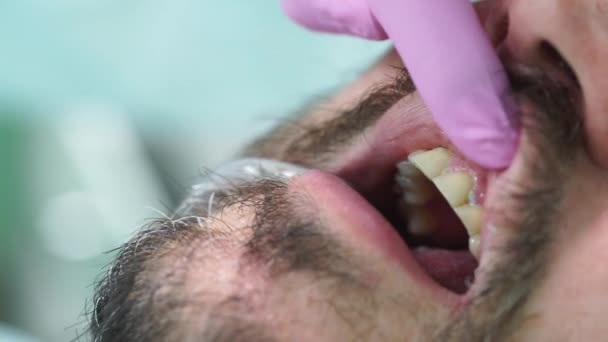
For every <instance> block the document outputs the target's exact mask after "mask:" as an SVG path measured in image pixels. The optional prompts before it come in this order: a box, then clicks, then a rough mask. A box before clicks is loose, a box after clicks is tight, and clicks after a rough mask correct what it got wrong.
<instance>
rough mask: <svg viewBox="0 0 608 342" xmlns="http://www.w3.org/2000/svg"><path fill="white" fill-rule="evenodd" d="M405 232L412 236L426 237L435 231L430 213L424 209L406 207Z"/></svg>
mask: <svg viewBox="0 0 608 342" xmlns="http://www.w3.org/2000/svg"><path fill="white" fill-rule="evenodd" d="M407 212H408V226H407V230H408V231H409V232H410V233H411V234H412V235H414V236H428V235H430V234H431V233H432V232H434V231H435V228H436V223H435V220H434V219H433V215H432V213H431V212H430V211H429V210H427V209H426V208H424V207H412V206H408V207H407Z"/></svg>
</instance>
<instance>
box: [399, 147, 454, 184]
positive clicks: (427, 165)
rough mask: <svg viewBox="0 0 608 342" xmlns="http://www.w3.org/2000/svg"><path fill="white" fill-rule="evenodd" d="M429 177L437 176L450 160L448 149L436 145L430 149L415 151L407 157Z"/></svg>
mask: <svg viewBox="0 0 608 342" xmlns="http://www.w3.org/2000/svg"><path fill="white" fill-rule="evenodd" d="M408 159H409V160H410V161H411V162H412V163H414V165H416V166H417V167H418V168H419V169H420V171H422V173H424V175H425V176H427V177H428V178H429V179H432V178H435V177H437V176H439V175H440V174H441V173H442V172H443V170H445V168H446V167H448V162H449V161H450V151H448V150H447V149H445V148H443V147H437V148H435V149H432V150H430V151H417V152H414V153H412V154H410V156H409V157H408Z"/></svg>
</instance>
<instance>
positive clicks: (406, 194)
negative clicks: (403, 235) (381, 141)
mask: <svg viewBox="0 0 608 342" xmlns="http://www.w3.org/2000/svg"><path fill="white" fill-rule="evenodd" d="M452 158H453V156H452V153H451V152H450V151H449V150H447V149H445V148H443V147H438V148H435V149H432V150H429V151H416V152H414V153H412V154H410V155H409V157H408V161H404V162H401V163H399V165H398V168H399V175H398V177H397V181H398V183H399V184H400V185H401V187H402V188H403V201H404V202H405V208H404V209H405V210H406V211H407V213H408V218H409V221H410V222H409V227H408V229H409V231H410V233H412V234H413V235H428V234H430V233H431V232H432V231H433V229H434V228H435V222H434V221H433V220H432V215H429V212H428V209H426V208H424V207H423V205H424V204H425V203H427V202H428V201H429V200H430V199H431V198H432V197H433V194H434V193H435V191H434V189H433V187H432V184H434V185H435V187H436V188H437V190H439V192H440V193H441V194H442V195H443V197H445V199H446V200H447V202H448V203H449V204H450V206H451V207H452V208H453V209H454V211H455V212H456V215H457V216H458V217H459V218H460V220H461V221H462V223H463V225H464V226H465V228H466V230H467V232H468V234H469V249H470V250H471V252H472V253H473V255H475V256H476V257H479V242H480V228H481V218H482V216H483V209H482V208H481V206H479V205H476V204H475V203H474V196H472V190H473V187H474V185H475V183H474V180H473V177H472V176H471V175H470V174H469V173H468V172H466V171H455V170H449V169H448V166H449V162H450V160H451V159H452ZM423 174H424V176H426V177H424V176H423ZM427 177H428V178H427ZM431 181H432V183H431Z"/></svg>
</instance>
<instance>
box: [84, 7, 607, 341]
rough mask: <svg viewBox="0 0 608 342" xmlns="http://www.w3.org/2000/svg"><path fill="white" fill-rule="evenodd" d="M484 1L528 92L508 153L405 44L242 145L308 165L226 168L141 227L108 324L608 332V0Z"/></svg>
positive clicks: (122, 268) (445, 333) (517, 81)
mask: <svg viewBox="0 0 608 342" xmlns="http://www.w3.org/2000/svg"><path fill="white" fill-rule="evenodd" d="M479 10H480V13H481V16H482V18H483V20H484V22H485V24H486V27H487V28H488V31H489V33H490V35H491V37H492V38H493V39H494V41H495V42H496V44H497V47H498V49H499V52H500V55H501V56H502V57H503V58H504V62H505V65H506V66H507V69H508V70H509V74H510V76H511V80H512V84H513V89H514V97H515V99H516V100H517V102H518V104H519V106H520V109H521V111H520V115H521V122H522V126H523V130H522V136H521V141H520V144H519V148H518V152H517V155H516V157H515V160H514V162H513V164H512V165H511V166H510V167H509V168H508V169H506V170H502V171H499V172H494V171H490V170H485V169H483V168H480V167H478V166H475V165H473V164H472V163H471V162H469V161H467V160H466V159H465V158H463V157H462V155H460V154H459V152H458V149H457V148H456V147H455V146H453V145H452V144H451V143H450V141H449V140H448V139H447V137H446V136H445V135H443V133H442V132H441V131H440V130H439V129H438V127H437V126H436V124H435V123H434V122H433V120H432V118H431V116H430V113H429V112H428V111H427V109H426V108H425V106H424V105H423V103H422V101H421V99H420V97H419V96H418V94H417V93H416V91H415V88H414V86H413V84H412V83H411V81H410V80H409V79H408V78H407V74H406V73H404V72H403V71H402V70H400V69H399V68H396V67H399V66H402V65H401V63H400V62H399V59H398V58H397V56H395V54H394V52H390V53H388V54H387V55H386V56H385V57H384V58H383V59H382V60H381V61H379V62H378V63H377V64H376V65H374V66H372V67H371V68H370V70H368V71H367V72H366V73H365V74H364V75H363V76H362V77H361V78H360V79H358V80H357V81H355V82H354V83H353V84H351V85H350V86H348V87H347V88H346V89H344V90H343V91H341V92H340V93H338V94H336V95H335V96H333V97H332V98H330V99H329V100H328V101H326V102H324V103H322V104H320V105H316V106H313V107H312V108H309V109H307V110H306V111H304V112H303V113H302V114H301V115H299V116H297V117H295V118H293V119H291V120H288V121H286V122H285V123H283V124H281V125H279V126H278V127H277V128H276V129H275V130H273V131H272V132H271V133H270V134H268V135H267V136H265V137H263V138H261V139H260V140H258V141H257V142H255V143H254V144H252V145H251V146H250V147H249V148H248V149H247V150H246V151H245V153H244V154H245V156H247V157H256V158H266V159H273V160H280V161H284V162H288V163H291V164H294V165H297V166H299V167H301V168H295V167H294V168H291V167H290V166H284V168H285V169H286V170H287V171H294V172H295V175H292V176H290V177H274V176H266V177H251V176H248V177H247V178H246V179H244V178H240V180H239V181H236V180H234V181H232V180H231V179H226V178H225V177H231V176H230V175H231V174H232V173H234V172H235V170H236V171H241V170H243V168H236V167H235V168H233V169H231V170H229V172H227V173H225V174H224V173H222V171H220V172H219V174H209V175H208V176H207V178H208V179H207V182H208V183H209V182H212V181H215V182H216V183H217V184H216V185H215V186H211V187H207V188H205V189H206V190H208V191H198V192H195V193H194V194H193V195H192V197H190V198H188V199H187V200H186V202H185V203H184V205H183V206H182V209H180V210H178V212H177V213H176V216H174V217H172V218H171V219H167V220H161V221H159V222H158V223H156V224H153V225H151V226H150V228H149V229H146V230H144V231H143V232H142V233H140V234H138V235H137V236H136V237H135V238H134V239H133V240H132V241H131V242H129V243H128V244H127V245H126V246H125V247H124V248H123V250H122V251H121V253H120V256H119V258H118V260H117V261H116V263H115V265H114V267H113V269H112V270H111V272H110V273H109V274H108V276H107V278H106V279H105V282H104V283H102V284H101V285H100V287H99V289H98V294H97V297H96V300H95V303H96V308H95V315H94V320H93V327H92V329H93V332H94V333H96V334H97V335H98V336H100V340H103V339H101V337H106V338H109V339H111V338H114V340H119V339H120V338H123V339H127V340H139V339H142V340H152V339H153V338H156V339H159V340H192V341H194V340H196V341H199V340H210V341H215V340H220V341H223V340H226V341H235V340H236V341H240V340H243V341H257V340H264V341H267V340H272V341H274V340H278V341H351V340H361V341H403V340H407V341H410V340H411V341H417V340H420V341H429V340H438V341H446V340H455V341H482V340H484V341H486V340H487V341H497V340H518V341H520V340H532V341H555V340H574V339H580V340H590V341H596V340H602V339H604V338H605V336H607V334H608V325H606V324H604V319H605V318H604V317H605V316H606V315H607V314H608V287H607V285H608V267H604V262H603V261H604V259H606V258H608V252H607V250H608V249H607V248H606V246H608V222H607V220H608V210H606V209H608V177H606V176H605V175H606V170H605V168H604V167H603V166H604V165H606V163H605V161H606V160H608V158H606V152H605V150H606V151H608V140H607V139H608V115H606V110H607V109H608V101H607V100H605V99H604V96H603V92H602V90H604V89H606V86H607V85H606V84H604V83H605V82H608V81H606V80H608V77H606V76H608V75H606V74H607V73H608V67H606V66H605V65H604V62H603V61H604V60H605V59H604V57H608V50H606V49H607V48H606V47H607V46H608V44H606V43H608V42H607V41H606V39H607V37H608V26H607V25H606V23H608V1H579V2H574V1H558V0H535V1H526V0H513V1H504V2H500V3H497V4H495V5H493V6H490V5H487V4H486V5H485V7H484V8H479ZM507 19H508V20H507ZM250 164H252V165H254V164H255V163H254V162H250ZM269 165H270V166H276V165H271V164H269ZM254 166H255V165H254ZM262 166H263V167H264V165H262ZM279 167H283V166H279ZM227 184H230V186H227ZM470 251H472V253H471V252H470ZM142 327H145V329H143V328H142Z"/></svg>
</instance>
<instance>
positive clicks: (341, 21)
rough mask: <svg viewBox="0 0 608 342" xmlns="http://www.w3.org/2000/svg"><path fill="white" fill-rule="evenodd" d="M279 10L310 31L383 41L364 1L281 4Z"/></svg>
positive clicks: (304, 0) (283, 0) (294, 0)
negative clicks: (281, 9)
mask: <svg viewBox="0 0 608 342" xmlns="http://www.w3.org/2000/svg"><path fill="white" fill-rule="evenodd" d="M281 6H282V7H283V10H284V11H285V13H286V14H287V16H289V17H290V18H291V19H292V20H294V21H295V22H297V23H299V24H300V25H302V26H304V27H307V28H309V29H311V30H315V31H322V32H329V33H342V34H349V35H354V36H358V37H362V38H366V39H372V40H383V39H387V36H386V33H385V32H384V30H383V29H382V27H381V26H380V24H379V23H378V22H377V21H376V19H375V18H374V16H373V15H372V13H371V11H370V9H369V6H368V0H281Z"/></svg>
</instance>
